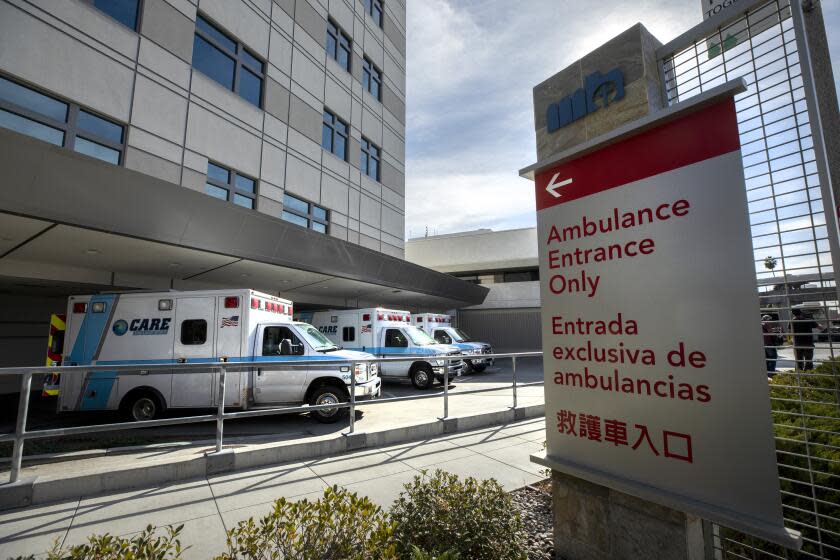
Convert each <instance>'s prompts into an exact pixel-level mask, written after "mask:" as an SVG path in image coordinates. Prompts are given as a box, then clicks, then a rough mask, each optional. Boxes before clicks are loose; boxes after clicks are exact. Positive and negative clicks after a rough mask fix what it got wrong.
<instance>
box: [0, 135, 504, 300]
mask: <svg viewBox="0 0 840 560" xmlns="http://www.w3.org/2000/svg"><path fill="white" fill-rule="evenodd" d="M0 166H2V169H3V175H4V178H3V186H2V189H0V212H2V213H3V214H0V223H2V224H4V227H6V228H9V229H14V230H15V231H16V233H17V234H18V235H17V237H18V238H17V239H15V240H13V241H7V242H6V245H0V259H2V260H6V259H7V258H8V259H15V260H16V259H21V260H22V261H29V262H33V261H40V260H42V259H44V258H48V259H49V260H50V261H51V262H52V261H55V260H58V261H62V260H68V259H69V260H70V261H71V263H73V264H79V259H80V256H79V255H80V254H81V253H84V247H86V246H91V245H96V244H100V245H102V244H104V245H106V246H112V247H116V246H119V247H121V248H122V252H123V253H124V254H122V255H116V254H113V255H112V257H109V256H108V255H104V256H105V257H106V258H107V259H108V260H107V262H105V263H102V264H101V266H102V267H104V268H105V269H107V270H120V271H124V272H126V273H132V274H159V273H161V269H165V268H166V267H167V266H169V265H171V264H172V263H175V262H177V263H179V266H180V264H184V265H185V267H184V269H183V270H181V271H174V273H173V271H171V270H169V271H165V272H167V273H168V275H169V276H171V277H173V278H179V279H183V280H187V279H189V280H191V281H192V282H193V283H196V282H206V283H207V284H208V285H224V286H240V287H254V288H260V289H266V290H270V291H277V292H283V293H287V294H289V295H294V293H295V292H296V291H299V293H300V294H303V293H309V294H311V293H312V292H313V290H323V292H325V293H330V295H331V296H335V297H343V298H345V299H347V298H354V297H359V296H360V295H365V296H368V297H370V298H375V299H376V300H377V301H379V300H381V301H382V303H383V304H385V303H388V302H389V301H393V302H399V301H415V302H417V303H418V305H441V306H444V305H448V306H449V307H460V306H464V305H474V304H478V303H481V302H483V301H484V299H485V297H486V295H487V292H488V290H487V288H486V287H484V286H479V285H476V284H471V283H469V282H464V281H462V280H459V279H457V278H455V277H453V276H450V275H448V274H442V273H439V272H436V271H433V270H430V269H427V268H424V267H421V266H419V265H416V264H413V263H410V262H407V261H404V260H401V259H398V258H395V257H391V256H389V255H385V254H382V253H379V252H377V251H373V250H370V249H367V248H364V247H361V246H359V245H355V244H352V243H349V242H347V241H343V240H341V239H337V238H335V237H331V236H328V235H323V234H320V233H317V232H314V231H312V230H308V229H305V228H302V227H299V226H296V225H294V224H290V223H288V222H285V221H283V220H280V219H279V218H275V217H272V216H269V215H266V214H263V213H260V212H255V211H253V210H248V209H245V208H240V207H237V206H235V205H233V204H230V203H226V202H223V201H219V200H216V199H214V198H213V197H210V196H207V195H205V194H203V193H199V192H196V191H193V190H191V189H188V188H184V187H180V186H178V185H175V184H172V183H169V182H166V181H163V180H160V179H157V178H154V177H151V176H149V175H145V174H142V173H138V172H135V171H132V170H129V169H125V168H123V167H116V166H113V165H110V164H107V163H104V162H100V161H97V160H94V159H91V158H89V157H86V156H83V155H80V154H76V153H74V152H70V151H68V150H66V149H62V148H57V147H54V146H51V145H49V144H46V143H44V142H41V141H39V140H35V139H32V138H29V137H27V136H23V135H20V134H18V133H15V132H11V131H8V130H5V129H0ZM21 240H25V242H21ZM65 252H66V254H65ZM161 252H162V253H161ZM91 256H96V255H91ZM99 256H102V255H99ZM181 261H185V262H184V263H181ZM71 263H66V264H71ZM132 263H133V264H132ZM144 263H145V264H144ZM190 263H192V264H190ZM109 267H110V268H109ZM120 267H122V268H120ZM275 278H276V281H274V279H275ZM283 280H286V282H283ZM286 284H288V285H286ZM315 293H319V292H315Z"/></svg>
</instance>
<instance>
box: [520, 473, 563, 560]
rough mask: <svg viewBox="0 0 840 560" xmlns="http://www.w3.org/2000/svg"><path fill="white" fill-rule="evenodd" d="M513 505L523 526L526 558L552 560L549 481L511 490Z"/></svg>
mask: <svg viewBox="0 0 840 560" xmlns="http://www.w3.org/2000/svg"><path fill="white" fill-rule="evenodd" d="M511 499H512V500H513V505H514V507H515V508H516V510H517V511H518V512H519V516H520V517H521V518H522V524H523V526H524V528H525V534H526V539H525V553H526V554H527V555H528V560H554V529H553V523H554V518H553V515H552V511H551V481H550V480H545V481H543V482H540V483H538V484H535V485H534V486H526V487H524V488H520V489H519V490H514V491H513V492H511Z"/></svg>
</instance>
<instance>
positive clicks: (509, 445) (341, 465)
mask: <svg viewBox="0 0 840 560" xmlns="http://www.w3.org/2000/svg"><path fill="white" fill-rule="evenodd" d="M544 439H545V422H544V419H542V418H540V419H537V420H526V421H523V422H517V423H512V424H507V425H502V426H494V427H491V428H484V429H481V430H476V431H471V432H461V433H455V434H449V435H444V436H439V437H435V438H432V439H429V440H425V441H415V442H409V443H402V444H399V445H394V446H390V447H381V448H373V449H365V450H363V451H359V452H353V453H347V454H343V455H338V456H333V457H321V458H318V459H313V460H307V461H301V462H296V463H287V464H282V465H274V466H271V467H267V468H260V469H255V470H250V471H239V472H233V473H228V474H223V475H218V476H212V477H207V478H201V479H196V480H192V481H188V482H185V483H181V484H174V485H171V486H164V487H154V488H146V489H142V490H132V491H128V492H119V493H112V494H106V495H94V496H82V498H81V499H74V500H70V501H64V502H57V503H54V504H45V505H39V506H33V507H29V508H23V509H17V510H9V511H4V512H2V513H0V560H5V559H6V558H8V557H14V556H16V555H18V554H41V553H43V552H45V551H47V550H49V549H50V547H51V546H52V543H53V542H54V541H55V540H56V539H58V540H59V541H60V542H61V543H62V544H63V545H64V546H70V545H74V544H79V543H82V542H84V541H85V539H86V537H87V536H88V535H91V534H94V533H100V534H101V533H105V532H109V533H111V534H114V535H129V534H132V533H136V532H138V531H140V530H142V529H143V528H144V527H145V526H146V525H147V524H149V523H154V524H156V525H157V526H159V527H162V526H165V525H170V524H174V525H178V524H181V523H183V524H184V529H183V532H182V533H181V543H182V545H185V546H187V545H189V546H191V547H192V548H190V549H189V550H187V551H186V553H185V554H184V558H185V559H196V560H198V559H202V560H206V559H207V558H212V557H213V555H215V554H219V553H221V552H223V551H224V547H225V530H226V529H230V528H232V527H234V526H235V525H236V523H237V522H238V521H240V520H243V519H247V518H248V517H252V516H253V517H255V518H257V517H259V516H262V515H264V514H265V513H266V512H267V511H269V509H270V507H271V503H272V502H273V500H275V499H276V498H278V497H280V496H285V497H287V498H295V499H302V498H308V499H310V500H311V499H317V498H318V497H319V496H320V495H321V493H322V492H323V489H324V488H325V487H326V486H330V485H333V484H337V485H339V486H343V487H345V488H347V489H348V490H351V491H353V492H357V493H359V494H362V495H366V496H368V497H370V498H371V499H372V500H373V501H374V502H376V503H377V504H379V505H380V506H382V507H383V508H387V507H388V506H390V504H391V503H392V502H393V501H394V499H395V498H396V497H397V496H398V495H399V493H400V491H401V490H402V486H403V484H405V483H406V482H409V481H410V480H411V479H412V478H413V477H414V476H415V475H416V474H418V473H419V471H420V470H421V469H425V470H434V469H437V468H440V469H444V470H447V471H449V472H452V473H455V474H457V475H460V476H474V477H477V478H495V479H496V480H498V481H499V482H500V483H501V484H502V485H503V486H504V487H505V488H506V489H508V490H512V489H514V488H518V487H521V486H524V485H525V484H530V483H533V482H536V481H538V480H540V479H541V478H542V476H541V475H540V474H539V472H540V470H541V468H542V467H540V466H539V465H535V464H533V463H531V462H530V461H529V456H530V455H531V454H532V453H535V452H537V451H539V450H541V449H542V442H543V440H544Z"/></svg>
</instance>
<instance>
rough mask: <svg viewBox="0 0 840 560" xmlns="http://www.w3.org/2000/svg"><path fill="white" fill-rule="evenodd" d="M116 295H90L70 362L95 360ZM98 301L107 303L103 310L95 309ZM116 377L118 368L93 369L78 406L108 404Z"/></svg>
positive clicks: (89, 407)
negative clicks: (94, 305) (98, 311)
mask: <svg viewBox="0 0 840 560" xmlns="http://www.w3.org/2000/svg"><path fill="white" fill-rule="evenodd" d="M116 299H117V296H115V295H98V296H93V297H91V298H90V302H88V306H87V313H86V314H85V318H84V319H83V320H82V326H81V328H80V329H79V334H78V335H77V336H76V341H75V343H74V344H73V350H72V351H71V352H70V364H71V365H79V366H86V365H89V364H91V363H93V358H94V357H95V356H96V350H97V349H98V348H99V346H100V344H102V340H103V338H104V337H105V333H106V332H107V330H106V329H107V327H108V318H109V317H110V316H111V306H112V305H114V302H115V301H116ZM99 302H104V303H105V310H104V312H103V313H94V312H93V304H94V303H99ZM115 381H116V372H113V371H97V372H92V373H90V374H89V375H88V377H87V379H86V382H85V387H84V389H83V391H82V401H81V403H80V405H79V408H80V409H81V410H104V409H105V408H106V406H107V405H108V397H110V396H111V391H112V390H113V388H114V382H115Z"/></svg>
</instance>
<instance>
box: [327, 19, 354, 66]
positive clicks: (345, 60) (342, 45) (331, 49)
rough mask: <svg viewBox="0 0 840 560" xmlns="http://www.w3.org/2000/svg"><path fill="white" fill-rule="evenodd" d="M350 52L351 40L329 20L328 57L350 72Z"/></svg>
mask: <svg viewBox="0 0 840 560" xmlns="http://www.w3.org/2000/svg"><path fill="white" fill-rule="evenodd" d="M350 52H351V48H350V38H349V37H348V36H347V35H346V34H345V33H344V31H342V30H341V28H340V27H339V26H338V25H336V24H335V23H333V21H332V20H331V19H330V20H327V55H328V56H329V57H330V58H334V59H335V61H336V62H338V65H339V66H341V67H342V68H344V69H345V70H347V71H348V72H349V71H350Z"/></svg>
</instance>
